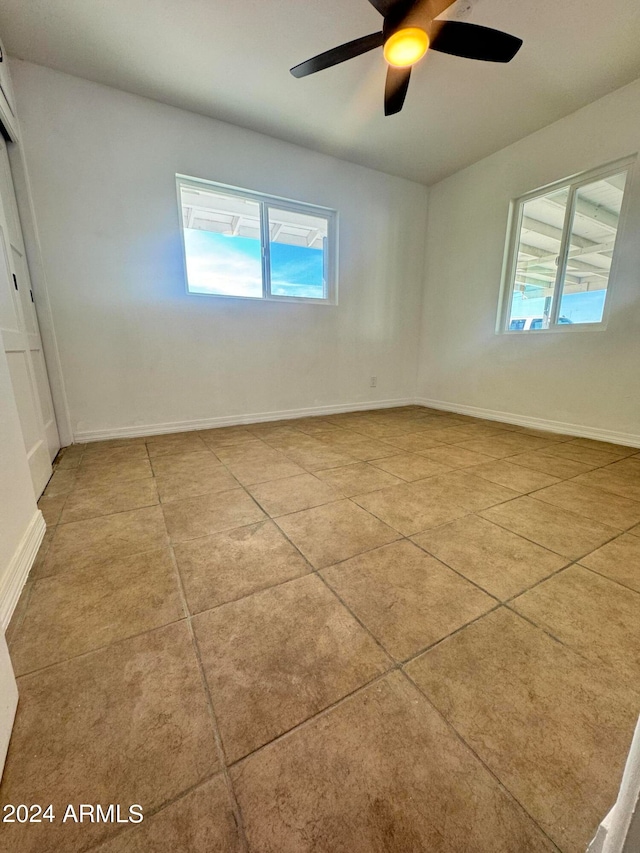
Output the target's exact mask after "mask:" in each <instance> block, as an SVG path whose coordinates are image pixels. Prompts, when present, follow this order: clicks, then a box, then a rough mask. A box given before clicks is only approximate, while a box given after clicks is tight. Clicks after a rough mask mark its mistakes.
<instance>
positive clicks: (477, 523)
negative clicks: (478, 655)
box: [413, 515, 567, 601]
mask: <svg viewBox="0 0 640 853" xmlns="http://www.w3.org/2000/svg"><path fill="white" fill-rule="evenodd" d="M413 539H414V541H415V542H416V544H418V545H419V546H420V547H421V548H424V549H425V550H426V551H428V552H429V553H430V554H433V555H434V557H437V558H438V559H439V560H442V562H443V563H446V564H447V565H448V566H451V568H452V569H455V570H456V571H457V572H460V573H461V574H463V575H464V576H465V577H466V578H469V580H470V581H473V582H474V583H477V584H478V585H479V586H481V587H482V588H483V589H486V591H487V592H489V593H491V595H495V596H496V597H497V598H500V599H501V600H503V601H504V600H506V599H507V598H511V597H512V596H514V595H517V594H518V593H519V592H522V591H523V590H525V589H528V587H530V586H532V585H533V584H535V583H538V581H541V580H543V579H544V578H546V577H548V576H549V575H550V574H553V572H556V571H558V569H561V568H562V567H563V566H566V565H567V560H566V558H565V557H560V556H559V555H558V554H554V553H552V552H551V551H547V550H546V549H545V548H541V547H540V546H539V545H535V544H534V543H533V542H529V541H528V540H527V539H523V538H522V537H521V536H517V535H516V534H515V533H511V532H510V531H508V530H504V529H503V528H502V527H498V526H497V525H496V524H492V523H491V522H490V521H486V520H485V519H483V518H478V516H475V515H469V516H466V517H465V518H460V519H458V520H457V521H454V522H452V523H451V524H445V525H443V526H442V527H436V528H434V529H433V530H429V531H427V532H426V533H421V534H420V535H419V536H415V537H413Z"/></svg>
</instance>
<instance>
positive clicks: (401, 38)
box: [384, 27, 429, 68]
mask: <svg viewBox="0 0 640 853" xmlns="http://www.w3.org/2000/svg"><path fill="white" fill-rule="evenodd" d="M428 49H429V36H428V35H427V33H426V32H425V31H424V30H422V29H420V27H404V29H402V30H398V31H397V32H395V33H394V34H393V35H392V36H389V38H388V39H387V40H386V42H385V44H384V58H385V59H386V60H387V62H388V63H389V65H394V66H395V67H396V68H407V67H408V66H409V65H413V64H414V63H416V62H417V61H418V60H419V59H422V57H423V56H424V55H425V53H426V52H427V50H428Z"/></svg>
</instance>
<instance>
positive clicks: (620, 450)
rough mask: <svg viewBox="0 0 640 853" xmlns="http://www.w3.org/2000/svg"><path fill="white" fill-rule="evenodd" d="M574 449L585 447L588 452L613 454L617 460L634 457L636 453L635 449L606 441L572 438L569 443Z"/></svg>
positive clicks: (636, 449)
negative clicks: (602, 451) (601, 451)
mask: <svg viewBox="0 0 640 853" xmlns="http://www.w3.org/2000/svg"><path fill="white" fill-rule="evenodd" d="M569 443H570V444H572V445H575V446H576V447H587V448H589V449H590V450H606V451H607V452H608V453H613V454H615V455H616V456H617V457H618V459H624V458H625V457H627V456H634V455H635V454H636V453H637V452H638V448H637V447H625V446H624V445H623V444H612V443H611V442H608V441H595V440H594V439H592V438H572V439H571V441H570V442H569Z"/></svg>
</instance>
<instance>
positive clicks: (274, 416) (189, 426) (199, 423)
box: [73, 397, 416, 444]
mask: <svg viewBox="0 0 640 853" xmlns="http://www.w3.org/2000/svg"><path fill="white" fill-rule="evenodd" d="M415 404H416V401H415V400H414V399H413V398H412V397H411V398H409V397H407V398H403V399H399V400H368V401H367V402H366V403H351V404H342V405H337V406H313V407H311V408H306V409H286V410H284V411H280V412H259V413H257V414H251V415H232V416H231V417H220V418H205V419H203V420H195V421H175V422H174V423H165V424H144V425H141V426H127V427H114V428H113V429H96V430H87V431H80V432H76V433H74V436H73V440H74V441H75V442H76V443H79V444H83V443H85V442H87V441H104V440H106V439H109V438H137V437H138V436H142V435H164V434H165V433H168V432H190V431H191V430H197V429H214V428H215V427H225V426H242V425H243V424H258V423H267V422H268V421H281V420H291V419H293V418H310V417H314V416H315V417H319V416H321V415H338V414H341V413H343V412H362V411H366V410H368V409H391V408H394V407H395V406H412V405H415Z"/></svg>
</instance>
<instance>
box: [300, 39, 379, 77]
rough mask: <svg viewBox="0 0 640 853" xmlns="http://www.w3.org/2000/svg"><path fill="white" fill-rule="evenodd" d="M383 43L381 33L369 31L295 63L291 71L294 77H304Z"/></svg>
mask: <svg viewBox="0 0 640 853" xmlns="http://www.w3.org/2000/svg"><path fill="white" fill-rule="evenodd" d="M383 44H384V36H383V35H382V33H371V35H368V36H362V38H359V39H355V40H354V41H349V42H347V43H346V44H341V45H340V47H334V48H332V49H331V50H327V51H325V52H324V53H319V54H318V56H314V57H312V58H311V59H307V61H306V62H301V63H300V65H296V66H295V67H294V68H292V69H291V73H292V74H293V76H294V77H306V76H307V75H308V74H315V73H316V71H323V70H324V69H325V68H331V66H332V65H338V64H339V63H341V62H346V61H347V59H353V58H354V57H356V56H360V55H361V54H362V53H367V51H369V50H373V49H374V48H376V47H382V45H383Z"/></svg>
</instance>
